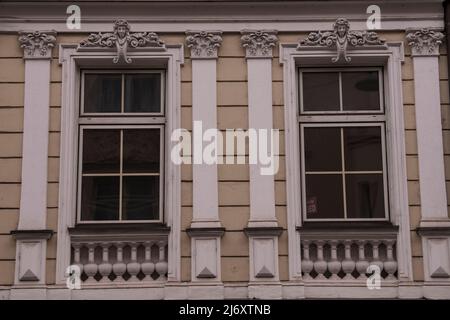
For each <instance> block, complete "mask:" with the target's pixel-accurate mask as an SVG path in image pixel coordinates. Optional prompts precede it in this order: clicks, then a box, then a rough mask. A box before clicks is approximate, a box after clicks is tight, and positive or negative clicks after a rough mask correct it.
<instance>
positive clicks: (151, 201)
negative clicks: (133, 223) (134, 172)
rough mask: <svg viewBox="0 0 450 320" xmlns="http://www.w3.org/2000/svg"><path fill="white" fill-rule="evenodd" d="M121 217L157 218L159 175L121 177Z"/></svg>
mask: <svg viewBox="0 0 450 320" xmlns="http://www.w3.org/2000/svg"><path fill="white" fill-rule="evenodd" d="M122 217H123V219H124V220H157V219H158V217H159V177H158V176H141V177H135V176H131V177H130V176H125V177H123V204H122Z"/></svg>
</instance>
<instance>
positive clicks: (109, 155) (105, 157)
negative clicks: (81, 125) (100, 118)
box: [83, 129, 120, 173]
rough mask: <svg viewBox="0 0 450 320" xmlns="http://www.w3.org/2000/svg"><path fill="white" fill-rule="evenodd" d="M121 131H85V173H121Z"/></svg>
mask: <svg viewBox="0 0 450 320" xmlns="http://www.w3.org/2000/svg"><path fill="white" fill-rule="evenodd" d="M119 170H120V130H113V129H104V130H103V129H102V130H99V129H84V130H83V173H119Z"/></svg>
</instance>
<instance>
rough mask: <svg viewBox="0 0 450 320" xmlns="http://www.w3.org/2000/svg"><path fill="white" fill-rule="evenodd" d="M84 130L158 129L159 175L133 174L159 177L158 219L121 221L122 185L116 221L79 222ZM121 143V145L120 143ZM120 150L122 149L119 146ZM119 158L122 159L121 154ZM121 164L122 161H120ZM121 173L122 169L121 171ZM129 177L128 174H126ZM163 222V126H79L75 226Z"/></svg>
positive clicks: (120, 174)
mask: <svg viewBox="0 0 450 320" xmlns="http://www.w3.org/2000/svg"><path fill="white" fill-rule="evenodd" d="M85 129H91V130H92V129H98V130H102V129H118V130H120V129H159V131H160V133H159V138H160V155H159V173H158V174H145V173H139V174H133V175H135V176H139V177H141V176H146V175H147V176H149V175H152V176H156V175H157V176H159V218H158V219H153V220H122V219H121V218H122V214H121V213H122V199H121V198H122V197H121V195H122V183H121V184H120V193H119V195H120V199H119V219H118V220H81V194H82V192H81V187H82V179H83V176H84V175H83V173H82V166H83V131H84V130H85ZM121 143H123V142H122V141H121ZM121 150H123V147H122V146H121ZM120 157H121V158H122V152H121V155H120ZM121 162H122V160H121ZM120 171H122V168H121V170H120ZM104 175H105V176H113V175H114V176H118V177H124V176H127V174H124V173H122V172H119V174H104ZM92 176H101V174H92ZM128 176H129V174H128ZM162 222H164V126H163V125H95V124H93V125H80V128H79V151H78V190H77V224H105V223H117V224H130V223H162Z"/></svg>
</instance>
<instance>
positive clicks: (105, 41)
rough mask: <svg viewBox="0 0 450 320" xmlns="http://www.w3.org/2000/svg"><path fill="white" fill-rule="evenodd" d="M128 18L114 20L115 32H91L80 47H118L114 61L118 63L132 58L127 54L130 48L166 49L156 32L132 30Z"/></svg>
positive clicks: (126, 61)
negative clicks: (121, 59)
mask: <svg viewBox="0 0 450 320" xmlns="http://www.w3.org/2000/svg"><path fill="white" fill-rule="evenodd" d="M130 30H131V28H130V25H129V24H128V22H127V21H126V20H123V19H119V20H117V21H116V22H114V27H113V32H109V33H101V32H99V33H91V34H90V35H89V36H88V38H87V39H85V40H82V41H81V42H80V44H79V46H78V49H82V48H105V49H107V48H116V50H117V55H116V57H114V59H113V62H114V63H118V62H119V61H120V58H123V61H124V62H125V63H131V62H132V60H131V58H129V57H128V56H127V51H128V49H137V48H155V49H159V50H161V49H163V50H164V49H165V45H164V42H163V41H162V40H160V39H159V37H158V35H157V34H156V33H154V32H133V33H132V32H131V31H130Z"/></svg>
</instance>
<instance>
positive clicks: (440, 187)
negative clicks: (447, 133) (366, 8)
mask: <svg viewBox="0 0 450 320" xmlns="http://www.w3.org/2000/svg"><path fill="white" fill-rule="evenodd" d="M406 37H407V39H408V41H409V45H410V46H411V47H412V50H413V67H414V95H415V109H416V127H417V129H416V130H417V149H418V154H419V178H420V179H419V183H420V204H421V213H422V220H434V219H444V220H445V219H448V213H447V194H446V186H445V169H444V149H443V138H442V122H441V100H440V89H439V88H440V85H439V59H438V56H437V55H438V54H439V44H440V43H441V39H442V37H443V35H442V34H441V33H439V32H437V33H436V32H433V31H429V30H421V31H417V32H410V33H408V34H407V36H406Z"/></svg>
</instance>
